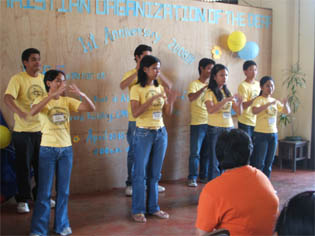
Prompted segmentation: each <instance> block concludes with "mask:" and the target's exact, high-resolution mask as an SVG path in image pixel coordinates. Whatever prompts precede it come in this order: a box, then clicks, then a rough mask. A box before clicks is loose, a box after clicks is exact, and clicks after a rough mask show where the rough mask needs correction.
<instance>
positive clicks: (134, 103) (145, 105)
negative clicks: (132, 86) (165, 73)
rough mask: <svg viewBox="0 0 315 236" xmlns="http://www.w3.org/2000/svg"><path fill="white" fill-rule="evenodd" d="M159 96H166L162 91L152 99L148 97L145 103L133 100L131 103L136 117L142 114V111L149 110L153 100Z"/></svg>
mask: <svg viewBox="0 0 315 236" xmlns="http://www.w3.org/2000/svg"><path fill="white" fill-rule="evenodd" d="M159 97H164V94H162V93H160V94H157V95H155V96H152V97H151V98H150V99H148V100H147V101H146V102H145V103H143V104H140V102H139V101H136V100H131V101H130V104H131V111H132V115H133V116H134V117H138V116H140V115H141V114H142V113H144V112H145V111H146V110H148V108H149V107H150V106H151V105H152V102H153V101H154V100H155V99H157V98H159Z"/></svg>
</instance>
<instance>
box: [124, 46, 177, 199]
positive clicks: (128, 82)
mask: <svg viewBox="0 0 315 236" xmlns="http://www.w3.org/2000/svg"><path fill="white" fill-rule="evenodd" d="M151 53H152V48H151V47H150V46H148V45H145V44H140V45H139V46H137V48H136V49H135V51H134V57H135V61H136V63H137V65H136V68H134V69H132V70H130V71H128V72H126V73H125V74H124V76H123V78H122V80H121V82H120V89H122V90H123V89H125V88H127V87H128V90H129V92H130V90H131V88H132V87H133V86H134V85H135V84H136V83H137V81H138V77H137V73H138V70H139V68H140V62H141V59H142V58H143V57H144V56H146V55H151ZM160 79H161V84H162V85H163V86H165V87H167V88H170V87H171V83H170V81H169V80H168V79H167V78H166V77H165V76H164V75H163V74H162V73H160ZM128 117H129V122H128V130H127V142H128V144H129V150H128V155H127V170H128V176H127V180H126V189H125V194H126V196H131V195H132V187H131V184H132V178H131V177H132V171H133V160H134V155H133V145H132V143H133V138H134V133H135V129H136V118H135V117H133V115H132V112H131V105H130V102H129V103H128ZM164 191H165V188H164V187H163V186H160V185H159V192H164Z"/></svg>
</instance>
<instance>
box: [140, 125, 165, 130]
mask: <svg viewBox="0 0 315 236" xmlns="http://www.w3.org/2000/svg"><path fill="white" fill-rule="evenodd" d="M138 128H140V129H151V130H159V129H161V128H163V126H149V127H138Z"/></svg>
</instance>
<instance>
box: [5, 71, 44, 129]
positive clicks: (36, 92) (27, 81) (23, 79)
mask: <svg viewBox="0 0 315 236" xmlns="http://www.w3.org/2000/svg"><path fill="white" fill-rule="evenodd" d="M5 94H10V95H11V96H13V97H14V99H15V104H16V106H17V107H18V108H20V109H21V111H23V112H25V113H29V112H30V110H31V104H32V103H33V101H34V100H35V98H37V97H41V96H44V95H45V94H46V89H45V85H44V75H42V74H41V73H39V74H38V76H37V77H32V76H30V75H29V74H27V73H26V72H20V73H18V74H16V75H14V76H12V78H11V79H10V82H9V84H8V87H7V90H6V91H5ZM14 121H15V123H14V131H16V132H38V131H40V124H39V120H38V115H36V116H27V119H26V120H24V119H21V118H20V117H19V116H18V114H16V113H14Z"/></svg>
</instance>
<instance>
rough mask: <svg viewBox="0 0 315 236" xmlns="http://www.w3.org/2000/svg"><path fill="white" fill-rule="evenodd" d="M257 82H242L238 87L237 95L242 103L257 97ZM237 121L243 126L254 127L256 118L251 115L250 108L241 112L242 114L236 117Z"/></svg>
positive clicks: (258, 87) (258, 90)
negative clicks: (241, 99)
mask: <svg viewBox="0 0 315 236" xmlns="http://www.w3.org/2000/svg"><path fill="white" fill-rule="evenodd" d="M259 92H260V85H259V82H258V81H256V80H254V81H253V83H248V82H246V81H243V82H242V83H241V84H240V85H239V87H238V93H239V95H241V96H242V98H243V102H248V101H250V100H252V99H254V98H255V97H257V96H258V95H259ZM238 121H239V122H240V123H242V124H245V125H250V126H255V125H256V116H255V115H254V114H253V113H252V109H251V106H249V107H247V108H246V109H244V110H243V113H242V114H241V115H240V116H238Z"/></svg>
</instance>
